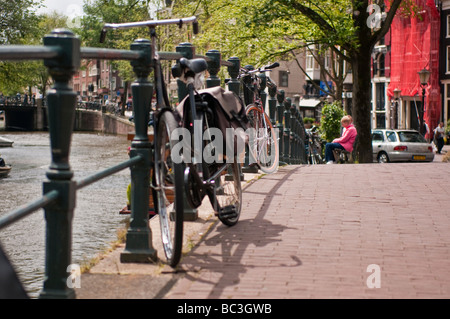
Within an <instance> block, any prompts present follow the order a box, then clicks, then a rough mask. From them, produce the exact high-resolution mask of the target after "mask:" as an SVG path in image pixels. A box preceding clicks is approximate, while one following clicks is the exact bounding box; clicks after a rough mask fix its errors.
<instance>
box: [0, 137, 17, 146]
mask: <svg viewBox="0 0 450 319" xmlns="http://www.w3.org/2000/svg"><path fill="white" fill-rule="evenodd" d="M13 144H14V141H11V140H10V139H9V138H6V137H2V136H0V147H12V145H13Z"/></svg>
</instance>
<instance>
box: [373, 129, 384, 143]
mask: <svg viewBox="0 0 450 319" xmlns="http://www.w3.org/2000/svg"><path fill="white" fill-rule="evenodd" d="M372 141H373V142H383V141H384V137H383V132H380V131H375V132H373V134H372Z"/></svg>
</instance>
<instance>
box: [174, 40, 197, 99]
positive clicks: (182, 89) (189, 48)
mask: <svg viewBox="0 0 450 319" xmlns="http://www.w3.org/2000/svg"><path fill="white" fill-rule="evenodd" d="M175 51H176V52H178V53H181V54H182V55H183V57H185V58H186V59H192V58H194V54H195V53H194V51H195V49H194V46H193V45H192V44H191V43H188V42H184V43H180V44H179V45H178V46H177V47H176V48H175ZM177 84H178V102H181V101H182V100H183V99H184V98H185V97H186V95H187V94H188V91H187V88H186V84H184V83H183V81H181V80H179V79H177Z"/></svg>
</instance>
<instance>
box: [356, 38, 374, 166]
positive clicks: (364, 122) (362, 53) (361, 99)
mask: <svg viewBox="0 0 450 319" xmlns="http://www.w3.org/2000/svg"><path fill="white" fill-rule="evenodd" d="M371 51H372V49H371V47H370V46H369V45H364V43H361V46H360V47H359V48H358V50H357V51H356V52H355V53H354V54H353V55H352V70H353V105H352V116H353V122H354V124H355V127H356V130H357V131H358V136H357V142H356V154H357V158H358V160H359V162H360V163H372V161H373V160H372V137H371V118H372V115H371V110H372V105H371V69H370V62H371Z"/></svg>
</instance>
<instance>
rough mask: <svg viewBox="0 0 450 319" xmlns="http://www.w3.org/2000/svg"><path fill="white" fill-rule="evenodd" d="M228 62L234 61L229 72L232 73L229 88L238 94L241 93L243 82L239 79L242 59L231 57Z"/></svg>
mask: <svg viewBox="0 0 450 319" xmlns="http://www.w3.org/2000/svg"><path fill="white" fill-rule="evenodd" d="M228 62H231V63H233V66H229V67H227V68H228V74H229V75H230V81H228V89H229V90H230V91H232V92H234V93H235V94H236V95H237V96H240V94H241V82H239V80H238V76H239V70H240V69H241V61H240V60H239V58H238V57H231V58H229V59H228Z"/></svg>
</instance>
